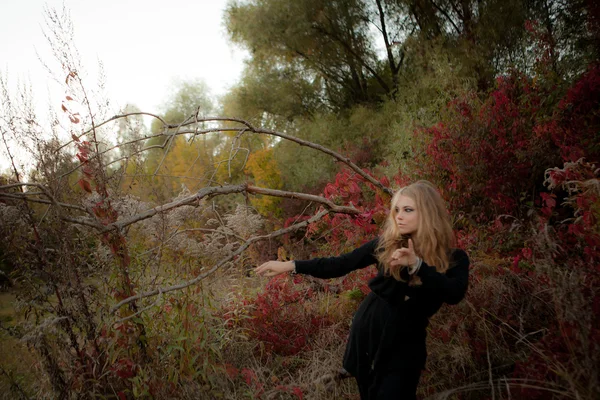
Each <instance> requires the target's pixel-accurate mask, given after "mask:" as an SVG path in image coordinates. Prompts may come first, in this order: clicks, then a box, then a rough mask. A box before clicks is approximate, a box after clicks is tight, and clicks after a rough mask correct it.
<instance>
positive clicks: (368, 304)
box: [295, 239, 469, 399]
mask: <svg viewBox="0 0 600 400" xmlns="http://www.w3.org/2000/svg"><path fill="white" fill-rule="evenodd" d="M377 242H378V239H374V240H371V241H370V242H368V243H365V244H364V245H362V246H361V247H359V248H358V249H356V250H354V251H352V252H350V253H347V254H344V255H341V256H339V257H329V258H315V259H312V260H306V261H295V264H296V272H297V273H301V274H307V275H311V276H314V277H317V278H335V277H340V276H343V275H346V274H347V273H349V272H351V271H354V270H356V269H360V268H365V267H367V266H369V265H372V264H378V263H377V259H376V257H375V249H376V247H377ZM377 268H378V271H379V272H378V274H377V276H376V277H375V278H373V279H371V280H370V281H369V287H370V288H371V293H369V295H368V296H367V297H366V298H365V299H364V300H363V302H362V303H361V304H360V306H359V308H358V310H357V312H356V314H355V315H354V319H353V320H352V327H351V329H350V336H349V339H348V344H347V345H346V352H345V354H344V364H343V365H344V369H346V371H348V372H349V373H350V374H352V375H353V376H354V377H355V378H356V380H357V382H358V385H359V389H360V391H361V398H362V399H375V398H377V399H384V398H385V399H388V398H389V399H400V398H402V399H403V398H414V392H415V391H416V385H417V383H418V379H419V376H420V371H421V370H422V369H423V368H424V366H425V361H426V358H427V351H426V348H425V338H426V336H427V332H426V328H427V325H428V324H429V318H430V317H431V316H432V315H433V314H435V313H436V312H437V311H438V310H439V309H440V307H441V306H442V303H448V304H457V303H458V302H459V301H461V300H462V299H463V297H464V296H465V293H466V291H467V285H468V277H469V258H468V256H467V254H466V253H465V252H464V251H463V250H459V249H456V250H453V251H452V253H451V256H450V268H449V269H448V270H447V271H446V273H445V274H442V273H439V272H437V271H436V269H435V267H432V266H429V265H427V264H426V263H425V262H423V264H422V265H421V268H420V269H419V271H418V272H417V276H419V277H420V278H421V281H422V284H421V285H420V286H409V285H408V283H407V282H402V281H398V280H396V279H394V278H393V277H391V276H385V275H384V274H383V267H382V266H381V265H377ZM404 277H405V278H408V275H406V276H404ZM392 378H393V379H392ZM395 378H398V379H400V380H401V382H400V381H398V379H395ZM401 391H404V392H405V397H402V396H401V395H400V394H399V392H401Z"/></svg>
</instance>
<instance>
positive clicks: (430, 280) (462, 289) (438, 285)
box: [417, 250, 469, 304]
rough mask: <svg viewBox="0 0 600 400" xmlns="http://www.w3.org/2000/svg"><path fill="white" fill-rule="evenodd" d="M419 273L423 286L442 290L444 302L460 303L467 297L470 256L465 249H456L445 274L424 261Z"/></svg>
mask: <svg viewBox="0 0 600 400" xmlns="http://www.w3.org/2000/svg"><path fill="white" fill-rule="evenodd" d="M417 275H418V276H419V277H420V278H421V281H422V282H423V287H427V288H431V289H435V290H438V291H440V292H441V295H442V297H443V299H444V302H446V303H448V304H458V302H460V301H461V300H462V299H463V298H464V297H465V294H466V293H467V287H468V285H469V256H467V253H465V252H464V251H463V250H454V252H453V253H452V260H451V267H450V268H449V269H448V270H447V271H446V273H445V274H442V273H439V272H437V271H436V269H435V267H432V266H429V265H427V264H426V263H425V262H423V264H421V268H420V269H419V271H418V272H417Z"/></svg>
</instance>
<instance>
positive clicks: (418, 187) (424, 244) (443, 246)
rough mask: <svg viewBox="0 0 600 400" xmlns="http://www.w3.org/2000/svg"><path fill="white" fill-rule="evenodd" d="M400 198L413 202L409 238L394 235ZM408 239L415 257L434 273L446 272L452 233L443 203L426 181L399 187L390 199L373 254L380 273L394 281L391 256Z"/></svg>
mask: <svg viewBox="0 0 600 400" xmlns="http://www.w3.org/2000/svg"><path fill="white" fill-rule="evenodd" d="M400 196H407V197H410V198H411V199H412V200H413V201H414V202H415V207H416V209H417V212H418V216H419V220H418V224H417V231H416V232H415V233H414V234H413V235H412V237H410V236H405V235H401V234H400V233H399V232H398V226H397V225H396V214H397V213H396V210H395V208H396V207H395V206H396V203H397V202H398V199H399V198H400ZM409 237H410V238H411V239H412V242H413V245H414V249H415V253H416V254H417V256H419V257H421V258H422V259H423V261H425V262H426V263H427V264H428V265H431V266H435V269H436V270H437V271H438V272H442V273H443V272H446V270H447V269H448V268H449V266H450V265H449V264H450V261H449V256H450V249H451V248H452V247H453V246H454V244H455V238H454V232H453V231H452V224H451V222H450V215H449V214H448V210H447V209H446V203H445V202H444V199H442V196H440V194H439V192H438V191H437V189H436V188H435V186H433V185H432V184H431V183H430V182H428V181H418V182H415V183H413V184H411V185H408V186H406V187H403V188H401V189H399V190H398V191H396V193H394V196H393V197H392V201H391V209H390V213H389V215H388V218H387V220H386V222H385V225H384V227H383V233H382V234H381V238H380V240H379V245H378V246H377V250H376V254H377V259H378V260H379V262H380V263H381V265H383V268H384V273H385V274H386V275H391V276H393V277H394V278H395V279H397V280H402V279H401V278H400V268H399V267H398V266H396V267H392V266H391V265H390V261H391V257H392V253H393V252H394V250H396V249H399V248H401V247H408V239H409Z"/></svg>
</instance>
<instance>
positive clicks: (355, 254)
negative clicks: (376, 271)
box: [255, 239, 378, 278]
mask: <svg viewBox="0 0 600 400" xmlns="http://www.w3.org/2000/svg"><path fill="white" fill-rule="evenodd" d="M377 240H378V239H374V240H371V241H370V242H367V243H365V244H363V245H362V246H360V247H359V248H357V249H356V250H354V251H351V252H349V253H346V254H343V255H341V256H338V257H325V258H313V259H312V260H298V261H268V262H266V263H264V264H262V265H261V266H260V267H258V268H256V270H255V271H256V273H257V274H259V275H265V276H275V275H279V274H281V273H284V272H291V271H294V270H295V271H296V272H297V273H299V274H306V275H312V276H314V277H316V278H336V277H339V276H344V275H346V274H348V273H349V272H352V271H354V270H356V269H360V268H365V267H367V266H369V265H371V264H375V263H377V259H376V258H375V255H374V253H375V248H376V247H377Z"/></svg>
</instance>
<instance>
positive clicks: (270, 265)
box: [254, 261, 295, 276]
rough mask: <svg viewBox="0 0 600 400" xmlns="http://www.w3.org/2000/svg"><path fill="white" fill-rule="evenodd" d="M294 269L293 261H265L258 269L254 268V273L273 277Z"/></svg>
mask: <svg viewBox="0 0 600 400" xmlns="http://www.w3.org/2000/svg"><path fill="white" fill-rule="evenodd" d="M294 268H295V266H294V262H293V261H267V262H266V263H264V264H263V265H261V266H260V267H256V268H255V269H254V272H256V273H257V274H258V275H264V276H275V275H279V274H283V273H284V272H291V271H293V270H294Z"/></svg>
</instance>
